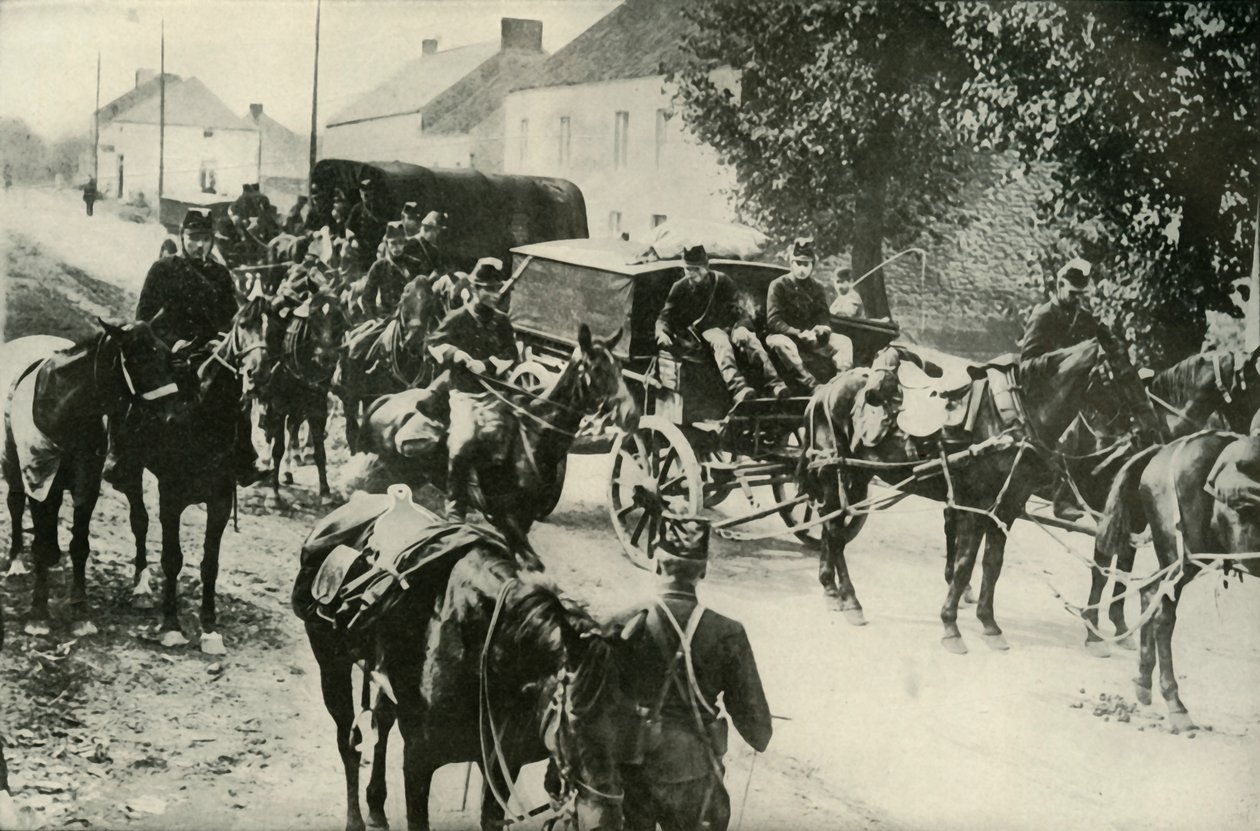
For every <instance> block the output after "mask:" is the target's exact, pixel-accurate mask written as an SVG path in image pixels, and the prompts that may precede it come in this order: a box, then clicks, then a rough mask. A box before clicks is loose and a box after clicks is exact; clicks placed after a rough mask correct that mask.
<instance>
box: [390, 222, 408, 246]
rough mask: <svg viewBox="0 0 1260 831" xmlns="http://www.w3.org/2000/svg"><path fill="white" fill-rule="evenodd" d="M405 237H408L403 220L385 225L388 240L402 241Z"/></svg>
mask: <svg viewBox="0 0 1260 831" xmlns="http://www.w3.org/2000/svg"><path fill="white" fill-rule="evenodd" d="M405 239H407V232H406V231H405V230H403V224H402V223H401V222H389V223H387V224H386V225H385V241H386V242H402V241H403V240H405Z"/></svg>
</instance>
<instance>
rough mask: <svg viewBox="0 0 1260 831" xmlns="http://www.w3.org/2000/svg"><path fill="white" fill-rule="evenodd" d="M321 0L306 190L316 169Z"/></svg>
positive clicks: (317, 10) (316, 34) (316, 33)
mask: <svg viewBox="0 0 1260 831" xmlns="http://www.w3.org/2000/svg"><path fill="white" fill-rule="evenodd" d="M320 6H321V0H315V77H314V80H313V81H312V82H311V163H310V166H309V167H308V168H307V171H306V190H307V192H310V189H311V171H313V170H314V169H315V133H316V130H317V129H318V117H319V116H318V113H319V13H320Z"/></svg>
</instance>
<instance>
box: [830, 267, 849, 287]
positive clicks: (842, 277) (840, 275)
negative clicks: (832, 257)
mask: <svg viewBox="0 0 1260 831" xmlns="http://www.w3.org/2000/svg"><path fill="white" fill-rule="evenodd" d="M832 281H833V282H836V283H852V282H853V271H852V270H851V269H850V268H849V267H848V266H845V267H844V268H837V269H836V276H835V277H833V278H832Z"/></svg>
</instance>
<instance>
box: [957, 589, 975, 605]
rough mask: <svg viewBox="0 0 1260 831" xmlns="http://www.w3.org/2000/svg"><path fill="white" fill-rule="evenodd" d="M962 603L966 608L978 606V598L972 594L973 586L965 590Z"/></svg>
mask: <svg viewBox="0 0 1260 831" xmlns="http://www.w3.org/2000/svg"><path fill="white" fill-rule="evenodd" d="M961 602H962V605H964V606H974V605H976V596H975V595H974V594H972V593H971V586H968V587H967V588H965V589H963V593H962V601H961Z"/></svg>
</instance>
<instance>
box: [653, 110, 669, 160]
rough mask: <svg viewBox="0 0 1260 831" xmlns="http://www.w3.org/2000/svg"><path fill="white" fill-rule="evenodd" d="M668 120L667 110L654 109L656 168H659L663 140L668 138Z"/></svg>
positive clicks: (662, 151) (663, 146)
mask: <svg viewBox="0 0 1260 831" xmlns="http://www.w3.org/2000/svg"><path fill="white" fill-rule="evenodd" d="M668 122H669V111H668V110H657V111H656V169H657V170H660V168H661V155H662V154H663V153H664V152H665V142H666V141H667V140H668V135H669V134H668V133H667V132H666V129H667V126H668Z"/></svg>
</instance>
